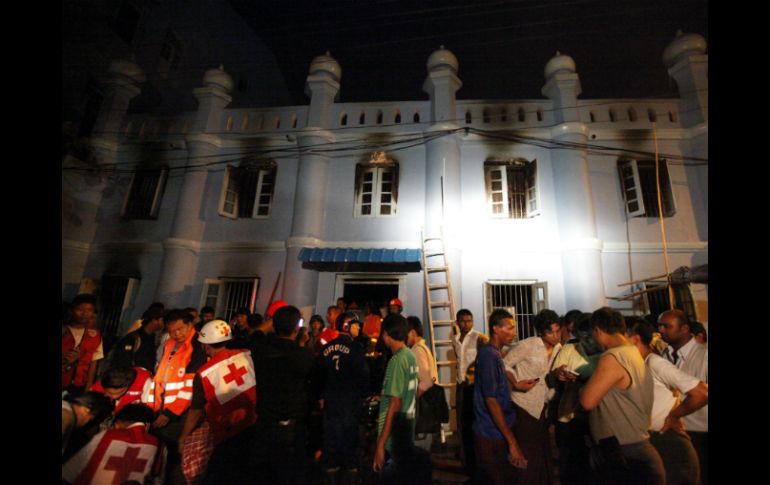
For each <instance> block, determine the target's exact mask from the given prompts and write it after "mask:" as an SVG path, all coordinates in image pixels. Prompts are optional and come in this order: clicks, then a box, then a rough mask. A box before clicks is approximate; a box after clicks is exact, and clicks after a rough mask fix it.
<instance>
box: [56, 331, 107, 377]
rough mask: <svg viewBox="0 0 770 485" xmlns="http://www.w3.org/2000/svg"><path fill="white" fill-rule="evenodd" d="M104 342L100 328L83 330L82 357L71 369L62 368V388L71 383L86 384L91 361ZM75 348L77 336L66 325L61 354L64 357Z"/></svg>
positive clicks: (80, 347)
mask: <svg viewBox="0 0 770 485" xmlns="http://www.w3.org/2000/svg"><path fill="white" fill-rule="evenodd" d="M101 342H102V336H101V335H100V334H99V330H97V329H95V328H86V329H85V330H84V332H83V338H82V340H80V345H78V349H79V350H80V358H79V359H78V360H77V362H75V364H74V365H73V366H72V367H70V368H69V369H66V370H64V369H63V370H62V373H61V388H62V389H64V388H65V387H67V386H69V385H70V384H72V385H75V386H79V387H82V386H85V385H86V379H88V366H89V365H91V361H92V360H93V357H94V352H96V350H97V349H98V348H99V344H100V343H101ZM74 348H75V336H74V335H72V331H70V328H69V327H68V326H67V327H64V328H63V332H62V336H61V356H62V358H64V354H66V353H67V352H69V351H70V350H72V349H74Z"/></svg>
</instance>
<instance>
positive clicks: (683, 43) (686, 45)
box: [663, 30, 706, 67]
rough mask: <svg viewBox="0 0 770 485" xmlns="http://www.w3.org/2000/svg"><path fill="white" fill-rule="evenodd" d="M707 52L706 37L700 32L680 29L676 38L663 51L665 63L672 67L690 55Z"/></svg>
mask: <svg viewBox="0 0 770 485" xmlns="http://www.w3.org/2000/svg"><path fill="white" fill-rule="evenodd" d="M705 53H706V39H704V38H703V36H702V35H699V34H683V33H682V31H681V30H680V31H679V32H677V33H676V38H675V39H674V40H673V41H672V42H671V43H670V44H669V45H668V47H666V49H665V50H664V51H663V63H664V64H665V65H666V66H668V67H671V66H673V65H674V64H676V63H677V62H679V61H680V60H682V59H684V58H685V57H687V56H690V55H698V54H705Z"/></svg>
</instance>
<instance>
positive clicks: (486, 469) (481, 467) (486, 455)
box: [474, 434, 526, 485]
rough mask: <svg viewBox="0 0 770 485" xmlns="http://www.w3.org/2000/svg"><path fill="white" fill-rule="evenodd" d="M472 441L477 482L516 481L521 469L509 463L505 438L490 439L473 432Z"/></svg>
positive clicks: (501, 482)
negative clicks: (473, 442) (474, 445)
mask: <svg viewBox="0 0 770 485" xmlns="http://www.w3.org/2000/svg"><path fill="white" fill-rule="evenodd" d="M474 441H475V444H476V476H477V478H478V480H477V483H494V484H501V485H502V484H511V483H518V482H517V480H518V478H519V476H520V475H521V470H519V469H518V468H516V467H514V466H513V465H511V462H510V460H509V459H508V444H507V443H506V442H505V440H491V439H489V438H484V437H483V436H479V435H477V434H474ZM525 458H526V457H525Z"/></svg>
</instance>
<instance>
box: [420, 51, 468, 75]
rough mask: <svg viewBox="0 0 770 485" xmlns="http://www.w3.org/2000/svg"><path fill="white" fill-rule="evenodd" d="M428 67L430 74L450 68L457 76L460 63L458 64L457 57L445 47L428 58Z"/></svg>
mask: <svg viewBox="0 0 770 485" xmlns="http://www.w3.org/2000/svg"><path fill="white" fill-rule="evenodd" d="M427 66H428V72H431V71H435V70H436V69H441V68H444V67H448V68H450V69H451V70H452V71H454V73H455V74H457V71H458V70H459V69H460V63H459V62H457V57H455V55H454V54H452V51H450V50H449V49H444V46H443V45H442V46H441V48H439V49H438V50H436V51H433V54H431V55H430V57H428V63H427Z"/></svg>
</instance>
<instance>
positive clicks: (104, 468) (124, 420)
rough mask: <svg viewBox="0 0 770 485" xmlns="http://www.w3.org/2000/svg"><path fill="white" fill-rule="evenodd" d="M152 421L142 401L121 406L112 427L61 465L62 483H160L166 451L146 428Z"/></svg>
mask: <svg viewBox="0 0 770 485" xmlns="http://www.w3.org/2000/svg"><path fill="white" fill-rule="evenodd" d="M152 420H153V412H152V409H150V408H148V407H147V406H145V405H143V404H129V405H128V406H126V407H124V408H123V409H121V410H120V412H118V414H117V415H116V416H115V425H114V427H113V428H112V429H108V430H104V431H102V432H100V433H98V434H97V435H96V436H94V437H93V438H92V439H91V441H89V443H88V444H87V445H86V446H85V447H83V448H82V449H80V451H78V452H77V453H75V454H74V455H73V456H72V458H70V459H69V460H68V461H67V463H66V464H65V465H64V466H63V467H62V482H64V483H70V484H75V485H101V484H104V483H144V484H156V485H159V484H161V483H162V479H163V471H164V466H165V461H166V450H165V447H164V446H163V443H162V442H161V441H160V440H158V438H156V437H155V436H153V435H151V434H150V433H149V432H148V431H147V428H148V427H149V425H150V422H152Z"/></svg>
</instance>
